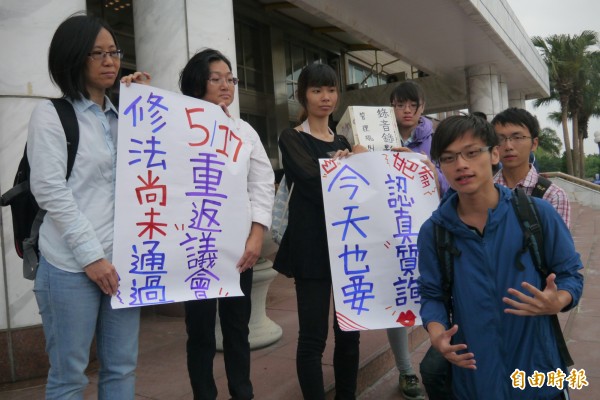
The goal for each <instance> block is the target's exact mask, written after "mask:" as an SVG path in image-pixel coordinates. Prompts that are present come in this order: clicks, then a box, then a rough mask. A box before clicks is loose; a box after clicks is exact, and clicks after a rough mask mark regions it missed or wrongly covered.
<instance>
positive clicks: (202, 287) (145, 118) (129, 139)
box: [112, 84, 250, 308]
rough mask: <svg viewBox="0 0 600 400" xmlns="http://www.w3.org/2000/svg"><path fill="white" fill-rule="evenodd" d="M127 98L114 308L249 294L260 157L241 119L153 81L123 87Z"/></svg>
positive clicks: (122, 115)
mask: <svg viewBox="0 0 600 400" xmlns="http://www.w3.org/2000/svg"><path fill="white" fill-rule="evenodd" d="M119 102H120V107H119V130H118V132H119V138H118V152H117V181H116V198H115V227H114V245H113V264H114V265H115V267H116V268H117V272H118V273H119V277H120V282H119V292H118V294H117V295H116V296H114V297H113V299H112V306H113V308H124V307H138V306H145V305H153V304H164V303H172V302H180V301H185V300H193V299H205V298H215V297H225V296H241V295H243V294H242V292H241V290H240V286H239V273H238V271H237V269H236V264H237V262H238V261H239V259H240V257H241V256H242V253H243V251H244V247H245V242H246V239H247V237H248V233H249V229H250V218H249V210H248V209H247V207H246V206H245V205H246V204H248V191H247V182H246V180H247V174H248V159H249V154H250V153H249V149H248V146H245V145H244V142H243V138H242V137H241V136H240V135H239V134H238V130H237V127H236V122H235V121H234V120H233V119H231V118H229V117H227V116H226V115H225V113H224V112H223V111H222V110H221V108H220V107H218V106H216V105H214V104H212V103H209V102H205V101H203V100H198V99H195V98H192V97H188V96H183V95H181V94H177V93H173V92H169V91H166V90H162V89H158V88H155V87H152V86H146V85H136V84H132V85H131V86H130V87H125V85H121V89H120V97H119ZM240 204H243V205H244V206H243V207H240Z"/></svg>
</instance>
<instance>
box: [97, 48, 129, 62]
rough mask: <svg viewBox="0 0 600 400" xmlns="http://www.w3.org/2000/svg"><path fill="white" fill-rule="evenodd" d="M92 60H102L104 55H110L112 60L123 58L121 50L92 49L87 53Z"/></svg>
mask: <svg viewBox="0 0 600 400" xmlns="http://www.w3.org/2000/svg"><path fill="white" fill-rule="evenodd" d="M88 56H90V57H91V59H92V60H94V61H100V60H104V57H106V56H110V58H112V59H113V60H120V59H122V58H123V50H111V51H92V52H91V53H88Z"/></svg>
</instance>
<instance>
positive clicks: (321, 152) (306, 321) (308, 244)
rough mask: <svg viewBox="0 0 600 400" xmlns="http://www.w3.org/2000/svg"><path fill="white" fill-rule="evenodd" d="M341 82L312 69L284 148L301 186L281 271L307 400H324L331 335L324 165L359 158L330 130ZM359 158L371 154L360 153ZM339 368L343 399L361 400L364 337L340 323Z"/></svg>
mask: <svg viewBox="0 0 600 400" xmlns="http://www.w3.org/2000/svg"><path fill="white" fill-rule="evenodd" d="M338 95H339V91H338V79H337V76H336V73H335V71H334V70H333V69H332V68H331V67H330V66H328V65H323V64H311V65H309V66H307V67H306V68H304V69H303V70H302V72H301V73H300V77H299V78H298V92H297V96H298V101H299V102H300V104H301V105H302V108H303V114H302V116H301V118H300V120H301V121H302V122H301V124H300V125H298V126H297V127H296V128H294V129H292V128H288V129H285V130H284V131H283V132H282V133H281V136H280V137H279V148H280V150H281V156H282V161H283V169H284V171H285V176H286V181H287V184H288V185H290V186H291V185H292V184H294V190H293V192H292V196H291V199H290V202H289V220H288V227H287V229H286V232H285V234H284V236H283V239H282V242H281V246H280V247H279V251H278V253H277V257H276V258H275V263H274V268H275V269H276V270H278V271H279V272H281V273H283V274H285V275H287V276H290V277H292V276H293V277H294V279H295V284H296V299H297V302H298V321H299V325H300V332H299V337H298V349H297V353H296V369H297V373H298V380H299V382H300V387H301V388H302V394H303V395H304V398H305V399H311V400H320V399H325V391H324V385H323V370H322V367H321V359H322V358H323V351H324V349H325V342H326V340H327V332H328V328H329V304H330V299H331V273H330V268H329V254H328V250H327V234H326V230H325V212H324V207H323V194H322V191H321V178H320V171H319V169H320V168H319V158H329V157H334V158H337V157H346V156H348V155H349V154H351V153H350V151H351V150H352V147H351V146H350V144H349V143H348V141H347V140H346V138H345V137H343V136H340V135H336V134H335V133H334V132H333V131H332V130H331V129H330V128H329V125H328V122H329V116H330V115H331V113H332V112H333V111H334V109H335V106H336V103H337V100H338ZM354 151H355V152H362V151H366V149H365V148H364V147H362V146H355V149H354ZM333 331H334V334H335V350H334V356H333V367H334V374H335V386H336V399H355V392H356V377H357V374H358V361H359V350H358V346H359V336H360V334H359V332H344V331H342V330H341V329H340V327H339V325H338V323H337V320H335V319H334V325H333Z"/></svg>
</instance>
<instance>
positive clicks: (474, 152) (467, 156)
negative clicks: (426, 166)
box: [435, 146, 491, 167]
mask: <svg viewBox="0 0 600 400" xmlns="http://www.w3.org/2000/svg"><path fill="white" fill-rule="evenodd" d="M490 147H491V146H485V147H480V148H478V149H470V150H463V151H459V152H458V153H446V154H442V155H441V156H440V158H439V160H437V161H436V162H435V164H436V165H437V166H438V167H439V166H440V165H441V164H444V165H450V164H454V162H455V161H456V160H457V159H458V156H461V157H462V158H463V159H464V160H467V161H468V160H472V159H474V158H476V157H477V156H479V155H480V154H481V153H484V152H486V151H488V150H489V149H490Z"/></svg>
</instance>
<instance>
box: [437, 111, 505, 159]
mask: <svg viewBox="0 0 600 400" xmlns="http://www.w3.org/2000/svg"><path fill="white" fill-rule="evenodd" d="M467 133H471V134H472V135H473V137H475V138H478V139H481V140H482V141H483V142H484V143H485V145H486V146H490V151H491V149H492V148H494V147H495V146H498V136H497V135H496V132H494V127H493V126H492V124H490V123H489V122H487V121H485V120H483V119H482V118H480V117H477V116H475V115H453V116H450V117H448V118H446V119H444V120H443V121H442V122H440V124H439V125H438V126H437V129H436V130H435V133H434V135H433V139H432V140H431V159H432V160H433V161H437V160H439V159H440V156H441V155H442V153H443V152H444V151H445V150H446V149H447V148H448V146H450V145H451V144H452V143H454V142H455V141H456V140H458V139H460V138H462V137H463V136H464V135H466V134H467Z"/></svg>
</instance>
